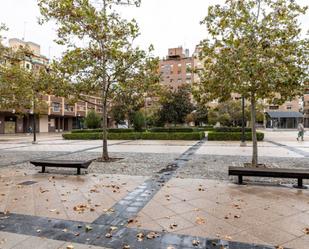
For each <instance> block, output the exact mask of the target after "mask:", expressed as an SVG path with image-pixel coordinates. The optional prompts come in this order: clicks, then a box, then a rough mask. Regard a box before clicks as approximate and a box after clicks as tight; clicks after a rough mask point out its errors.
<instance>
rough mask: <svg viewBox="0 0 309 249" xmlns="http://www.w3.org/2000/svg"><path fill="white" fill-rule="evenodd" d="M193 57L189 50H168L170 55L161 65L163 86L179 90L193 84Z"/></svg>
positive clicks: (180, 48) (179, 48)
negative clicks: (182, 86)
mask: <svg viewBox="0 0 309 249" xmlns="http://www.w3.org/2000/svg"><path fill="white" fill-rule="evenodd" d="M193 66H194V60H193V57H192V56H190V54H189V50H188V49H186V50H185V51H183V48H182V47H178V48H170V49H168V55H167V56H166V58H164V59H162V60H161V61H160V63H159V70H160V74H161V84H162V85H164V86H166V87H168V88H170V89H177V88H178V87H179V86H181V85H183V84H192V83H193V81H194V73H193V71H192V69H193Z"/></svg>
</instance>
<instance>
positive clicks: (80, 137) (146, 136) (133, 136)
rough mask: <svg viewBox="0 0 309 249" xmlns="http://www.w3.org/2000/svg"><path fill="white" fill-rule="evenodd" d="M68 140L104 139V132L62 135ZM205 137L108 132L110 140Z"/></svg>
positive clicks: (197, 134)
mask: <svg viewBox="0 0 309 249" xmlns="http://www.w3.org/2000/svg"><path fill="white" fill-rule="evenodd" d="M62 136H63V138H64V139H68V140H96V139H102V133H98V132H95V133H67V134H63V135H62ZM204 137H205V133H204V132H188V133H185V132H158V133H155V132H129V133H108V135H107V138H108V139H110V140H136V139H144V140H201V139H203V138H204Z"/></svg>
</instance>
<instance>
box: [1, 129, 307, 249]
mask: <svg viewBox="0 0 309 249" xmlns="http://www.w3.org/2000/svg"><path fill="white" fill-rule="evenodd" d="M31 139H32V138H31V137H30V136H21V135H18V136H1V138H0V159H1V161H0V211H1V214H0V231H1V232H0V248H2V249H4V248H5V249H11V248H14V249H21V248H23V249H25V248H33V245H36V246H35V248H42V249H43V248H59V249H60V248H64V249H65V248H117V249H118V248H143V249H146V248H281V247H282V248H297V249H302V248H304V249H305V248H308V244H309V237H308V224H309V192H308V190H306V189H304V190H300V189H295V188H293V187H292V184H293V183H295V180H293V179H291V180H290V179H272V178H267V179H266V178H265V179H264V178H244V179H245V182H246V184H245V185H237V184H235V182H236V178H234V177H229V176H228V166H233V165H240V164H241V163H243V162H248V161H250V154H251V149H252V148H251V145H250V143H249V142H248V143H247V147H240V146H239V142H219V141H218V142H216V141H207V138H206V139H205V140H201V141H199V142H196V141H152V140H149V141H143V140H134V141H133V140H127V141H125V140H122V141H120V140H119V141H109V151H110V154H111V157H114V158H118V159H119V160H117V161H114V162H109V163H101V162H93V163H92V164H91V166H90V167H89V168H88V170H86V171H83V173H82V175H80V176H77V175H75V170H71V169H56V168H47V173H45V174H41V173H39V170H40V168H35V167H34V166H33V165H31V164H30V163H29V160H33V159H38V158H41V159H42V158H49V159H69V160H76V159H93V158H98V157H99V156H100V154H101V150H102V145H101V143H102V142H101V141H100V140H98V141H91V140H84V141H81V140H74V141H72V140H63V139H62V137H61V136H60V134H41V135H40V136H39V137H38V140H39V143H38V144H32V143H31ZM307 140H308V139H306V136H305V141H304V142H297V141H296V139H295V132H294V131H272V130H268V131H265V140H264V142H260V143H259V153H260V154H259V160H260V162H261V163H265V164H267V166H269V167H278V168H279V167H281V168H305V169H308V166H309V164H308V157H309V150H308V145H309V144H308V143H309V142H308V141H307ZM304 184H305V185H306V184H307V185H308V184H309V182H308V181H306V180H305V181H304Z"/></svg>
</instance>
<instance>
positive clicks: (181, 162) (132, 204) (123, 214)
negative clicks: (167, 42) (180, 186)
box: [94, 140, 206, 226]
mask: <svg viewBox="0 0 309 249" xmlns="http://www.w3.org/2000/svg"><path fill="white" fill-rule="evenodd" d="M205 141H206V140H201V141H199V142H197V143H196V144H194V145H193V146H191V147H190V148H189V149H188V150H186V151H185V152H184V153H182V154H181V155H180V156H179V157H178V158H176V159H175V160H174V161H173V162H171V163H169V164H168V165H167V166H166V167H165V168H163V169H161V170H160V171H159V172H158V173H157V174H156V175H155V176H154V177H152V178H150V179H149V180H146V181H145V182H144V183H143V184H141V185H140V186H138V187H137V188H135V190H133V191H132V192H131V193H129V194H128V195H127V196H126V197H124V198H123V199H122V200H120V201H119V202H118V203H116V204H115V205H114V206H113V207H112V209H113V211H114V212H113V213H111V214H103V215H101V216H100V217H99V218H98V219H96V220H95V221H94V223H95V224H109V225H113V226H124V225H127V222H128V220H130V219H133V218H135V216H136V215H137V214H138V213H139V212H140V211H141V210H142V209H143V208H144V207H145V206H146V205H147V204H148V202H149V201H150V200H151V199H152V198H153V197H154V195H155V194H156V193H158V192H159V190H160V189H161V188H162V187H163V186H164V184H165V183H166V182H168V181H169V180H170V179H171V178H172V177H173V176H174V174H175V172H176V170H177V169H179V168H182V167H184V166H185V164H186V163H187V162H188V161H189V160H190V159H191V158H192V157H193V155H194V153H195V152H196V151H197V150H198V149H199V148H200V147H201V146H202V145H203V143H204V142H205Z"/></svg>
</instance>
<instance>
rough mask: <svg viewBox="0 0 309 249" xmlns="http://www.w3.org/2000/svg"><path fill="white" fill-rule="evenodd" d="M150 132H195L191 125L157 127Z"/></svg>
mask: <svg viewBox="0 0 309 249" xmlns="http://www.w3.org/2000/svg"><path fill="white" fill-rule="evenodd" d="M149 131H150V132H193V131H194V129H193V128H190V127H167V128H165V127H155V128H151V129H150V130H149Z"/></svg>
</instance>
